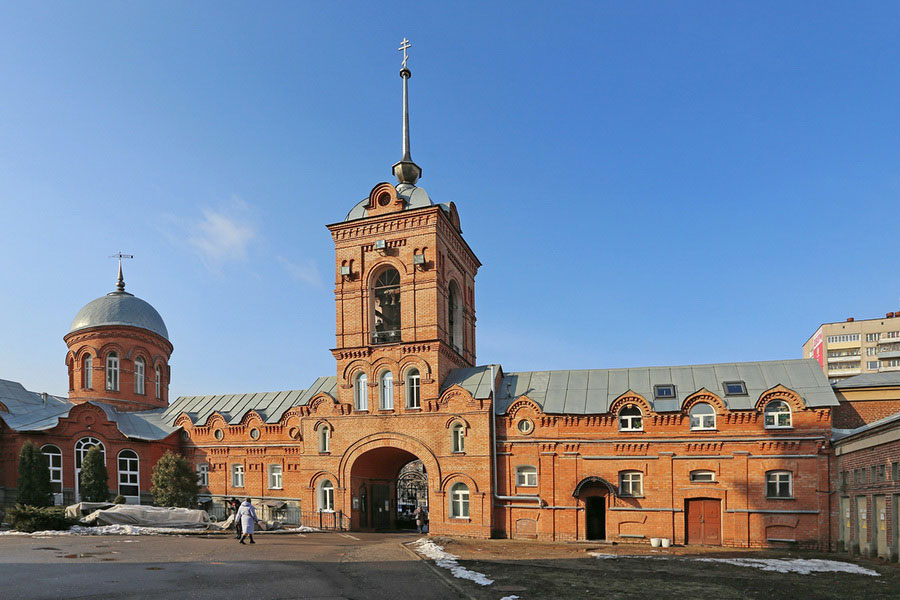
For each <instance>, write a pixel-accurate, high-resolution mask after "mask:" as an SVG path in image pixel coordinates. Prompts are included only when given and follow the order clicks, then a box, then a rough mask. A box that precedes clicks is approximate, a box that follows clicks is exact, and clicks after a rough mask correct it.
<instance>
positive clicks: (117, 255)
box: [110, 252, 134, 292]
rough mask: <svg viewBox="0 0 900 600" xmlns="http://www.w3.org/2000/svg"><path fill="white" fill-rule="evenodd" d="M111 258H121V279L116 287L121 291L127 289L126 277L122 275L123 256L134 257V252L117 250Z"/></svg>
mask: <svg viewBox="0 0 900 600" xmlns="http://www.w3.org/2000/svg"><path fill="white" fill-rule="evenodd" d="M110 258H118V259H119V279H118V281H116V289H117V290H119V291H120V292H124V291H125V278H124V277H123V276H122V259H123V258H134V255H133V254H122V253H121V252H116V253H115V254H113V255H112V256H110Z"/></svg>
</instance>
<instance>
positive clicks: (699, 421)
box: [691, 402, 716, 430]
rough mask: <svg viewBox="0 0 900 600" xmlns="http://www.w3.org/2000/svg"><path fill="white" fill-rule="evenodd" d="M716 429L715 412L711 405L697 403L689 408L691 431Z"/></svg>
mask: <svg viewBox="0 0 900 600" xmlns="http://www.w3.org/2000/svg"><path fill="white" fill-rule="evenodd" d="M715 428H716V410H715V409H714V408H713V407H712V405H711V404H707V403H706V402H698V403H697V404H695V405H694V406H692V407H691V429H693V430H702V429H715Z"/></svg>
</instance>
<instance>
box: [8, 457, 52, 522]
mask: <svg viewBox="0 0 900 600" xmlns="http://www.w3.org/2000/svg"><path fill="white" fill-rule="evenodd" d="M16 486H17V498H16V499H17V500H18V502H19V503H20V504H27V505H29V506H50V505H52V504H53V490H52V488H51V487H50V466H49V465H48V464H47V457H46V456H44V453H43V452H41V449H40V448H38V447H37V445H35V444H34V443H32V442H25V444H24V445H23V446H22V450H21V451H20V452H19V480H18V482H17V484H16Z"/></svg>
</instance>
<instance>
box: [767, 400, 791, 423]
mask: <svg viewBox="0 0 900 600" xmlns="http://www.w3.org/2000/svg"><path fill="white" fill-rule="evenodd" d="M763 414H764V416H765V426H766V429H781V428H784V429H787V428H789V427H790V426H791V407H789V406H788V404H787V402H785V401H784V400H773V401H772V402H769V403H768V404H766V408H765V410H764V411H763Z"/></svg>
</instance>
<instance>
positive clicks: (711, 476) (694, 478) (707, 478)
mask: <svg viewBox="0 0 900 600" xmlns="http://www.w3.org/2000/svg"><path fill="white" fill-rule="evenodd" d="M715 481H716V472H715V471H710V470H709V469H697V470H695V471H691V483H715Z"/></svg>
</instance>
